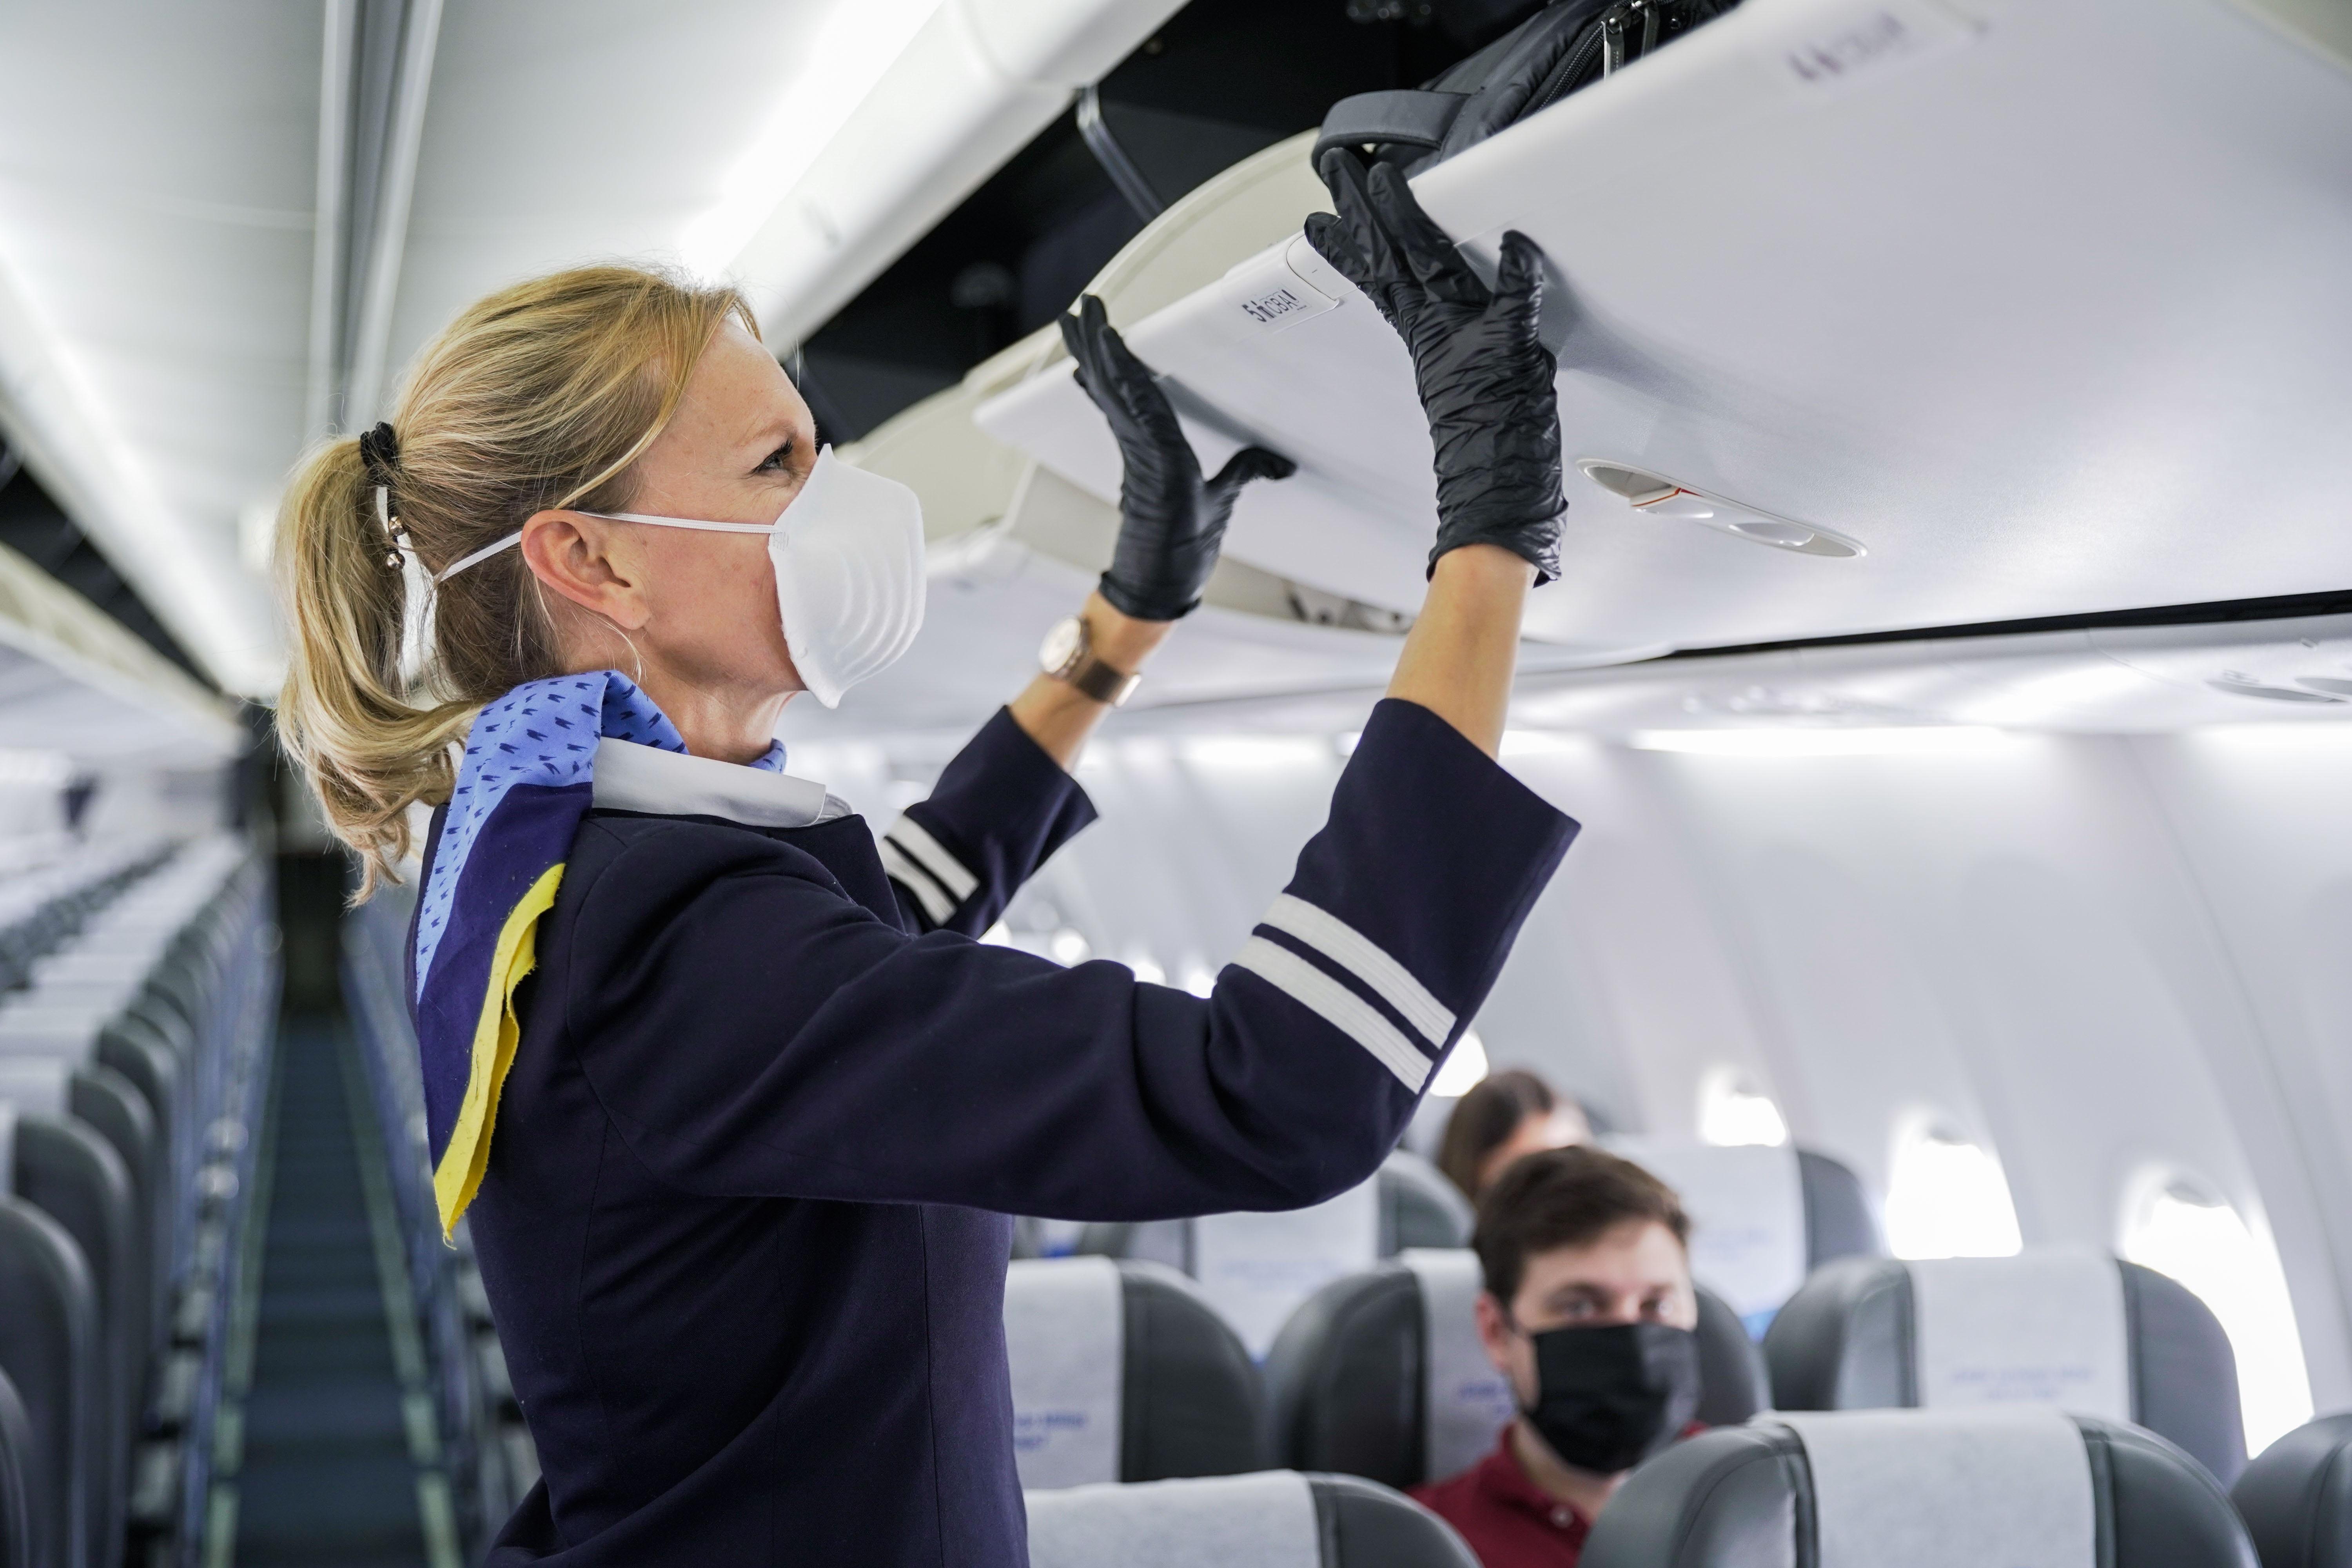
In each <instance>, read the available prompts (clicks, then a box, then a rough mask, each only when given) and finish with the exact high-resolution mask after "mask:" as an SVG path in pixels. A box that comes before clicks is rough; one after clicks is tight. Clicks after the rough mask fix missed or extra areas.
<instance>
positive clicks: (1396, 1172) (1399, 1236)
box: [1374, 1149, 1478, 1258]
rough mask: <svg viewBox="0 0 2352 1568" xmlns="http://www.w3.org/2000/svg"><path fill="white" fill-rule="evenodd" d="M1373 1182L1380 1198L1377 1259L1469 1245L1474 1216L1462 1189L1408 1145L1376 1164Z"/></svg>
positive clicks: (1475, 1220)
mask: <svg viewBox="0 0 2352 1568" xmlns="http://www.w3.org/2000/svg"><path fill="white" fill-rule="evenodd" d="M1374 1180H1375V1182H1376V1183H1377V1184H1378V1187H1379V1191H1380V1196H1381V1251H1380V1255H1381V1257H1382V1258H1393V1257H1395V1256H1397V1255H1398V1254H1399V1253H1401V1252H1403V1251H1405V1250H1407V1249H1408V1248H1411V1247H1467V1246H1469V1245H1470V1232H1471V1229H1472V1228H1473V1227H1474V1226H1475V1225H1476V1224H1477V1219H1478V1216H1477V1215H1476V1214H1475V1212H1473V1210H1472V1209H1471V1207H1470V1200H1469V1199H1468V1198H1465V1197H1464V1196H1463V1195H1462V1189H1461V1188H1459V1187H1457V1186H1455V1185H1454V1184H1453V1183H1452V1182H1450V1181H1448V1180H1446V1178H1445V1174H1444V1172H1442V1171H1440V1170H1439V1169H1438V1168H1437V1167H1436V1166H1434V1165H1433V1164H1431V1163H1429V1162H1428V1161H1426V1160H1424V1159H1423V1158H1422V1157H1421V1156H1420V1155H1418V1154H1416V1153H1414V1152H1412V1151H1411V1150H1409V1149H1399V1150H1397V1151H1395V1152H1393V1153H1391V1154H1390V1155H1389V1157H1388V1158H1387V1159H1386V1160H1384V1161H1382V1162H1381V1170H1380V1174H1379V1175H1378V1176H1377V1177H1376V1178H1374Z"/></svg>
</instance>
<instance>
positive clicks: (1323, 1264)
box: [1077, 1149, 1472, 1354]
mask: <svg viewBox="0 0 2352 1568" xmlns="http://www.w3.org/2000/svg"><path fill="white" fill-rule="evenodd" d="M1471 1220H1472V1216H1471V1213H1470V1205H1468V1204H1467V1203H1466V1202H1465V1201H1464V1200H1463V1197H1462V1194H1460V1193H1458V1192H1456V1191H1454V1184H1453V1183H1451V1182H1449V1181H1447V1180H1446V1179H1445V1178H1444V1176H1442V1175H1440V1174H1439V1173H1438V1171H1437V1167H1435V1166H1434V1165H1432V1164H1431V1163H1429V1162H1428V1161H1426V1160H1424V1159H1423V1158H1422V1157H1421V1156H1420V1155H1418V1154H1414V1153H1411V1152H1407V1151H1405V1150H1402V1149H1400V1150H1397V1151H1396V1152H1394V1153H1391V1155H1390V1156H1389V1157H1388V1159H1387V1160H1386V1161H1385V1162H1384V1163H1382V1164H1381V1169H1380V1172H1379V1173H1378V1174H1377V1175H1375V1176H1374V1177H1373V1178H1372V1180H1370V1181H1369V1182H1367V1183H1365V1184H1363V1185H1362V1186H1360V1187H1357V1188H1354V1189H1351V1190H1350V1191H1349V1192H1346V1193H1342V1194H1340V1195H1339V1196H1338V1197H1336V1198H1333V1199H1331V1200H1330V1201H1329V1202H1328V1203H1322V1204H1318V1205H1315V1206H1314V1207H1312V1208H1306V1209H1297V1210H1294V1211H1291V1212H1290V1213H1288V1214H1274V1215H1257V1214H1244V1215H1202V1217H1200V1218H1198V1219H1170V1220H1151V1221H1148V1222H1145V1223H1143V1224H1139V1225H1090V1226H1087V1227H1086V1229H1085V1231H1084V1232H1083V1233H1081V1235H1080V1237H1079V1238H1078V1244H1077V1251H1078V1252H1080V1253H1081V1254H1099V1255H1101V1256H1104V1257H1108V1258H1140V1259H1145V1260H1148V1261H1150V1262H1153V1263H1163V1264H1166V1265H1167V1266H1168V1267H1169V1268H1174V1269H1176V1270H1178V1271H1179V1272H1181V1273H1183V1274H1187V1275H1190V1276H1191V1277H1192V1278H1193V1279H1196V1280H1199V1281H1200V1282H1201V1284H1202V1288H1203V1289H1206V1290H1207V1292H1208V1294H1209V1299H1210V1300H1212V1301H1213V1302H1214V1303H1215V1304H1216V1306H1217V1309H1218V1310H1220V1311H1221V1312H1223V1314H1224V1315H1225V1317H1226V1319H1227V1320H1228V1321H1231V1322H1232V1323H1233V1324H1234V1327H1235V1328H1236V1329H1237V1330H1239V1331H1240V1332H1241V1335H1242V1341H1243V1342H1244V1344H1247V1345H1248V1346H1249V1347H1250V1350H1251V1352H1252V1353H1253V1354H1263V1353H1264V1352H1265V1349H1266V1347H1267V1346H1268V1345H1270V1344H1272V1343H1273V1342H1274V1336H1275V1333H1276V1331H1278V1330H1279V1329H1280V1328H1281V1327H1282V1324H1283V1321H1284V1320H1286V1318H1288V1317H1289V1315H1290V1313H1291V1311H1292V1310H1293V1309H1295V1308H1296V1307H1297V1305H1298V1303H1300V1302H1301V1301H1304V1300H1306V1299H1307V1297H1308V1296H1310V1295H1312V1294H1313V1293H1314V1292H1315V1290H1316V1289H1318V1287H1320V1286H1321V1285H1323V1284H1325V1283H1326V1282H1328V1281H1329V1280H1332V1279H1338V1278H1339V1277H1340V1276H1342V1275H1347V1274H1354V1273H1359V1272H1360V1271H1362V1270H1363V1269H1366V1268H1370V1267H1371V1266H1372V1265H1373V1264H1374V1263H1377V1262H1378V1261H1379V1260H1380V1259H1381V1258H1393V1257H1395V1256H1396V1255H1397V1254H1398V1253H1400V1252H1402V1251H1403V1250H1404V1249H1405V1248H1407V1247H1462V1246H1465V1245H1467V1244H1468V1242H1469V1240H1470V1226H1471Z"/></svg>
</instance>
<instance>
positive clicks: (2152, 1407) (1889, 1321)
mask: <svg viewBox="0 0 2352 1568" xmlns="http://www.w3.org/2000/svg"><path fill="white" fill-rule="evenodd" d="M1764 1359H1765V1363H1766V1365H1767V1366H1768V1367H1769V1368H1770V1371H1771V1374H1772V1395H1773V1402H1774V1403H1775V1404H1777V1405H1779V1406H1780V1408H1781V1409H1783V1410H1865V1409H1875V1408H1882V1407H1888V1406H1924V1407H1927V1408H1928V1409H1948V1408H1960V1407H1966V1406H1970V1405H2011V1404H2023V1403H2033V1404H2045V1405H2058V1406H2060V1407H2062V1408H2063V1409H2066V1410H2069V1411H2072V1412H2074V1414H2076V1415H2098V1416H2103V1417H2105V1418H2106V1419H2108V1420H2112V1421H2130V1422H2135V1423H2137V1425H2139V1426H2145V1427H2147V1428H2148V1429H2149V1430H2150V1431H2153V1432H2157V1433H2158V1434H2161V1435H2162V1436H2165V1437H2166V1438H2168V1439H2169V1440H2170V1441H2172V1442H2175V1443H2178V1444H2179V1445H2180V1447H2183V1448H2185V1449H2187V1450H2188V1451H2189V1453H2190V1454H2191V1455H2193V1456H2194V1457H2195V1458H2197V1459H2198V1460H2199V1462H2200V1463H2201V1464H2203V1465H2204V1466H2205V1468H2207V1469H2209V1470H2210V1471H2212V1472H2213V1474H2214V1475H2215V1476H2216V1477H2218V1478H2219V1479H2221V1482H2222V1483H2223V1484H2224V1485H2227V1484H2228V1483H2229V1482H2231V1481H2232V1480H2235V1479H2237V1476H2238V1472H2239V1471H2240V1470H2241V1469H2242V1468H2244V1467H2245V1463H2246V1440H2245V1433H2244V1428H2243V1427H2242V1425H2241V1423H2240V1420H2239V1414H2238V1363H2237V1358H2236V1356H2235V1354H2234V1353H2233V1352H2232V1351H2231V1348H2230V1339H2229V1336H2228V1335H2227V1334H2225V1333H2224V1332H2222V1330H2221V1323H2220V1322H2219V1321H2217V1320H2216V1319H2215V1318H2214V1316H2213V1313H2212V1311H2211V1310H2210V1309H2209V1308H2208V1307H2207V1306H2206V1305H2205V1303H2204V1302H2202V1301H2200V1300H2198V1299H2197V1298H2196V1296H2194V1295H2193V1294H2191V1293H2190V1292H2189V1289H2187V1288H2186V1287H2184V1286H2182V1285H2180V1284H2179V1283H2177V1282H2175V1281H2174V1280H2171V1279H2167V1278H2166V1277H2165V1276H2163V1275H2161V1274H2158V1273H2157V1272H2156V1271H2155V1270H2153V1269H2150V1268H2141V1267H2140V1266H2139V1265H2137V1264H2136V1263H2122V1262H2118V1261H2117V1260H2116V1259H2115V1258H2110V1257H2108V1256H2107V1255H2105V1253H2101V1252H2097V1251H2094V1250H2092V1249H2090V1248H2084V1247H2045V1248H2034V1249H2032V1250H2029V1251H2026V1252H2022V1253H2020V1254H2019V1255H2018V1256H2016V1257H2014V1258H1938V1259H1936V1260H1934V1261H1912V1262H1907V1263H1906V1262H1899V1261H1897V1260H1895V1259H1893V1258H1844V1259H1842V1260H1840V1261H1839V1262H1836V1263H1832V1264H1830V1265H1829V1266H1828V1267H1826V1268H1822V1269H1820V1270H1819V1271H1817V1272H1816V1273H1815V1274H1814V1275H1813V1277H1812V1278H1811V1279H1809V1280H1807V1281H1806V1282H1805V1288H1804V1289H1802V1290H1800V1291H1799V1292H1797V1294H1796V1296H1795V1297H1794V1298H1793V1299H1792V1300H1790V1302H1789V1304H1788V1305H1787V1306H1786V1307H1783V1308H1782V1309H1781V1310H1780V1316H1779V1317H1778V1318H1776V1319H1775V1320H1773V1323H1772V1328H1771V1331H1770V1332H1769V1333H1768V1334H1766V1335H1765V1337H1764Z"/></svg>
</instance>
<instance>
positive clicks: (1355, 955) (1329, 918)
mask: <svg viewBox="0 0 2352 1568" xmlns="http://www.w3.org/2000/svg"><path fill="white" fill-rule="evenodd" d="M1265 924H1267V925H1270V926H1272V927H1273V928H1274V929H1275V930H1276V931H1286V932H1288V933H1289V934H1290V935H1292V936H1295V937H1297V939H1298V940H1299V941H1301V942H1305V943H1306V944H1307V946H1309V947H1311V948H1313V949H1315V950H1316V951H1317V952H1320V953H1321V954H1322V955H1323V956H1324V957H1326V958H1328V959H1329V960H1330V961H1331V962H1332V963H1336V964H1338V965H1339V967H1340V968H1342V969H1345V970H1347V971H1348V972H1349V973H1351V974H1353V975H1354V976H1355V977H1356V978H1357V979H1359V980H1360V981H1362V982H1363V983H1364V984H1366V985H1368V986H1370V988H1371V991H1372V994H1374V995H1376V996H1378V997H1379V998H1380V999H1381V1001H1383V1002H1386V1003H1387V1004H1388V1005H1390V1006H1391V1007H1393V1008H1395V1009H1396V1010H1397V1014H1398V1016H1401V1017H1402V1018H1403V1019H1404V1021H1405V1022H1406V1023H1408V1024H1411V1025H1412V1026H1413V1027H1414V1028H1416V1029H1419V1030H1420V1031H1421V1032H1422V1034H1423V1036H1424V1037H1427V1038H1428V1041H1429V1046H1430V1048H1431V1049H1432V1050H1442V1049H1444V1046H1445V1042H1446V1041H1447V1040H1449V1039H1451V1038H1452V1037H1453V1036H1454V1014H1453V1012H1452V1011H1451V1010H1450V1009H1448V1008H1447V1007H1446V1006H1445V1005H1444V1004H1443V1003H1441V1002H1439V1001H1438V999H1437V998H1436V997H1434V996H1433V995H1431V994H1429V988H1428V987H1427V986H1425V985H1423V984H1422V983H1421V982H1420V981H1418V980H1416V979H1414V978H1413V976H1412V971H1411V970H1409V969H1407V968H1405V966H1404V965H1403V964H1402V963H1398V962H1397V961H1396V960H1395V959H1393V958H1391V957H1390V956H1389V954H1388V952H1387V951H1386V950H1385V949H1383V948H1382V947H1381V946H1380V944H1379V943H1377V942H1373V941H1372V939H1371V938H1370V937H1368V936H1366V935H1365V934H1364V933H1363V932H1361V931H1358V930H1357V929H1356V928H1355V927H1354V926H1351V925H1349V923H1348V922H1347V921H1343V920H1341V919H1340V918H1339V916H1337V915H1335V914H1332V913H1330V912H1329V911H1328V910H1321V909H1318V908H1317V907H1316V906H1315V905H1313V904H1310V903H1308V902H1307V900H1304V899H1300V898H1295V897H1293V896H1292V895H1290V894H1288V893H1285V894H1283V895H1282V896H1281V897H1280V898H1277V899H1276V900H1274V907H1273V908H1272V909H1270V910H1266V911H1265Z"/></svg>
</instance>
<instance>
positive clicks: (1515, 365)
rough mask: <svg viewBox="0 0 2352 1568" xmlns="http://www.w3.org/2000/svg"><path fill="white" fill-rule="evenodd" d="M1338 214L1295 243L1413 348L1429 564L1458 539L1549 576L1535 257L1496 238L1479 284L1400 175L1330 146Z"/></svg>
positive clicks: (1555, 468) (1547, 434)
mask: <svg viewBox="0 0 2352 1568" xmlns="http://www.w3.org/2000/svg"><path fill="white" fill-rule="evenodd" d="M1318 172H1319V173H1320V174H1322V176H1323V183H1324V184H1326V185H1328V186H1329V187H1330V189H1331V200H1332V203H1333V205H1336V206H1337V207H1338V208H1339V216H1336V217H1334V216H1331V215H1330V214H1328V213H1317V214H1316V215H1314V216H1312V217H1309V218H1308V219H1307V242H1308V243H1309V244H1311V245H1313V246H1314V247H1315V248H1316V250H1317V251H1318V252H1319V253H1320V254H1321V255H1322V257H1323V259H1325V260H1326V261H1328V262H1329V263H1330V264H1331V265H1332V266H1334V267H1336V268H1339V271H1340V272H1341V273H1342V274H1344V275H1345V276H1346V277H1347V279H1348V280H1349V282H1351V283H1353V284H1354V285H1355V286H1356V287H1357V288H1358V289H1361V290H1362V291H1363V293H1364V295H1365V297H1366V298H1368V299H1370V300H1371V302H1372V303H1373V304H1374V305H1376V306H1378V307H1379V309H1380V311H1381V314H1382V315H1383V316H1386V317H1387V318H1388V320H1389V324H1390V325H1391V326H1392V327H1394V328H1395V329H1396V330H1397V333H1398V335H1399V336H1401V337H1402V338H1403V339H1404V342H1405V346H1406V348H1408V349H1409V350H1411V351H1412V365H1413V374H1414V377H1415V379H1416V380H1417V381H1418V382H1419V384H1420V387H1421V404H1422V407H1423V410H1425V411H1426V412H1427V414H1428V416H1429V434H1430V438H1431V440H1432V441H1433V443H1434V445H1435V447H1436V448H1437V543H1436V546H1435V547H1434V548H1433V549H1432V550H1431V551H1430V552H1429V563H1430V569H1431V571H1432V572H1434V571H1435V570H1436V567H1437V558H1438V557H1439V556H1441V555H1444V553H1446V552H1448V551H1451V550H1458V549H1460V548H1461V547H1462V546H1464V545H1465V544H1497V545H1500V546H1502V547H1503V548H1504V549H1506V550H1507V551H1509V552H1511V553H1512V554H1514V555H1517V556H1518V557H1519V558H1520V559H1521V560H1523V561H1527V562H1528V563H1532V564H1533V565H1534V566H1535V568H1536V573H1537V576H1536V581H1537V582H1538V584H1541V583H1546V582H1549V581H1550V580H1551V579H1552V578H1553V577H1556V576H1558V575H1559V515H1560V513H1561V511H1562V510H1565V509H1566V506H1567V502H1566V501H1565V500H1563V499H1562V497H1561V494H1560V467H1559V462H1560V459H1559V402H1558V399H1557V397H1556V396H1555V395H1554V393H1553V389H1552V377H1553V375H1554V374H1555V373H1556V370H1557V366H1556V364H1555V362H1554V360H1553V358H1552V353H1551V351H1550V350H1549V349H1547V348H1545V347H1544V346H1543V344H1542V342H1540V341H1538V338H1537V336H1536V321H1537V318H1538V316H1540V315H1541V314H1542V310H1543V267H1542V262H1543V252H1542V251H1541V250H1540V249H1538V247H1537V246H1536V242H1535V241H1534V240H1531V239H1529V238H1528V237H1527V236H1526V235H1524V234H1521V233H1519V232H1517V230H1516V229H1515V230H1512V231H1511V232H1509V233H1507V234H1506V235H1504V236H1503V244H1502V262H1501V265H1500V266H1499V267H1497V268H1496V274H1495V286H1494V287H1493V288H1492V289H1489V288H1488V287H1487V286H1486V283H1485V282H1483V281H1482V280H1481V279H1479V277H1478V275H1477V274H1476V273H1475V272H1474V271H1473V270H1471V268H1470V265H1469V263H1468V262H1466V261H1465V260H1464V259H1463V258H1462V253H1461V252H1460V251H1459V250H1457V249H1456V248H1455V247H1454V241H1453V239H1452V238H1451V237H1448V236H1447V234H1446V233H1445V231H1444V229H1442V228H1440V227H1438V226H1437V225H1436V224H1435V223H1433V222H1432V221H1431V220H1430V217H1429V215H1428V214H1426V213H1424V212H1423V211H1422V210H1421V204H1420V203H1419V202H1418V201H1415V200H1414V199H1413V195H1412V187H1411V186H1409V185H1407V184H1405V180H1404V175H1403V174H1402V173H1401V172H1400V171H1399V170H1398V169H1397V168H1396V166H1395V165H1393V164H1391V163H1376V164H1374V165H1373V166H1372V169H1371V172H1370V174H1369V175H1367V174H1366V173H1365V170H1364V165H1363V163H1362V162H1361V161H1360V159H1358V158H1356V157H1355V156H1354V155H1353V154H1351V153H1347V152H1345V151H1343V150H1341V149H1338V148H1334V149H1333V150H1332V151H1330V152H1328V153H1325V154H1324V156H1323V162H1322V163H1321V165H1320V166H1319V171H1318Z"/></svg>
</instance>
